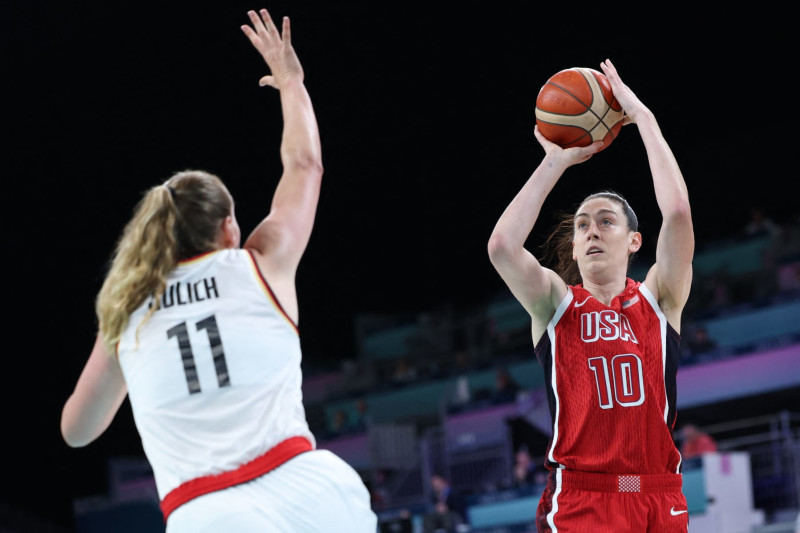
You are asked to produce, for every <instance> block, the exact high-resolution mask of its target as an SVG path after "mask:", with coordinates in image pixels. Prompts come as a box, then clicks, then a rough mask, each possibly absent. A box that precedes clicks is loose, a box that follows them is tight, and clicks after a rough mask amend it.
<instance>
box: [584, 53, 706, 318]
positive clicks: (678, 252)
mask: <svg viewBox="0 0 800 533" xmlns="http://www.w3.org/2000/svg"><path fill="white" fill-rule="evenodd" d="M600 66H601V68H602V69H603V73H604V74H605V75H606V77H607V78H608V81H609V83H611V88H612V90H613V91H614V96H615V97H616V98H617V100H618V101H619V103H620V104H621V105H622V108H623V109H624V110H625V123H626V124H628V123H635V124H636V125H637V126H638V128H639V135H640V136H641V138H642V142H643V143H644V147H645V150H646V151H647V159H648V161H649V163H650V172H651V173H652V176H653V185H654V187H655V193H656V201H657V202H658V208H659V210H660V211H661V216H662V222H661V231H660V232H659V234H658V244H657V245H656V264H655V265H653V267H652V268H651V270H650V272H649V273H648V275H647V278H646V280H645V284H646V285H647V286H648V288H649V289H650V290H651V292H653V294H654V295H655V296H656V298H657V299H658V302H659V305H660V307H661V309H662V310H663V311H664V312H665V314H666V315H667V318H668V320H669V322H670V323H671V324H672V326H673V327H674V328H675V329H676V330H678V331H680V315H681V311H682V310H683V307H684V305H686V301H687V299H688V298H689V289H690V288H691V284H692V258H693V256H694V230H693V229H692V213H691V208H690V205H689V193H688V191H687V189H686V182H685V181H684V180H683V174H682V173H681V170H680V168H679V167H678V162H677V161H676V160H675V156H674V155H673V153H672V150H671V149H670V147H669V145H668V144H667V141H666V140H665V139H664V136H663V135H662V133H661V128H659V126H658V122H657V121H656V119H655V116H654V115H653V113H652V112H651V111H650V110H649V109H648V108H647V107H646V106H645V105H644V104H642V102H641V101H640V100H639V98H637V97H636V95H635V94H634V93H633V91H631V90H630V88H628V86H627V85H625V84H624V83H623V82H622V80H621V79H620V77H619V75H618V74H617V70H616V68H614V65H613V64H612V63H611V61H609V60H606V61H604V62H603V63H601V65H600ZM654 289H655V290H654Z"/></svg>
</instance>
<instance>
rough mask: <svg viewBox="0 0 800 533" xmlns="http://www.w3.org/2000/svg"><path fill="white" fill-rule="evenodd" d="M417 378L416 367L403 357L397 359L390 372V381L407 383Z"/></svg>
mask: <svg viewBox="0 0 800 533" xmlns="http://www.w3.org/2000/svg"><path fill="white" fill-rule="evenodd" d="M416 378H417V369H416V368H414V367H413V366H411V365H410V364H409V363H408V361H407V360H406V358H405V357H401V358H400V359H398V360H397V364H396V365H395V368H394V374H392V381H394V382H395V383H407V382H409V381H413V380H415V379H416Z"/></svg>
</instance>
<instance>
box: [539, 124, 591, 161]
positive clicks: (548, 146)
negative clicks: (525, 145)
mask: <svg viewBox="0 0 800 533" xmlns="http://www.w3.org/2000/svg"><path fill="white" fill-rule="evenodd" d="M533 134H534V135H535V136H536V140H538V141H539V144H541V145H542V148H544V152H545V154H547V155H549V156H551V157H557V158H559V159H561V160H562V161H563V162H564V163H565V165H566V166H568V167H569V166H572V165H577V164H578V163H583V162H584V161H588V160H589V159H591V157H592V156H593V155H594V154H596V153H597V152H598V151H600V148H602V147H603V141H595V142H593V143H592V144H590V145H589V146H576V147H573V148H561V147H560V146H559V145H557V144H556V143H554V142H552V141H550V140H548V139H547V137H545V136H544V135H543V134H542V132H541V131H539V126H534V128H533Z"/></svg>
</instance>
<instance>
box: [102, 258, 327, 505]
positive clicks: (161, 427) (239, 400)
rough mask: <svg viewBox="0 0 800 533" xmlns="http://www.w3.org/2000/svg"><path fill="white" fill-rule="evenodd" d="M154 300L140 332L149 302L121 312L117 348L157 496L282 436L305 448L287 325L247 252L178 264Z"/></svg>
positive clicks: (291, 330) (295, 355)
mask: <svg viewBox="0 0 800 533" xmlns="http://www.w3.org/2000/svg"><path fill="white" fill-rule="evenodd" d="M160 303H161V307H160V309H158V310H157V311H156V312H155V313H154V314H153V315H152V316H151V317H150V318H149V319H148V320H147V322H145V323H144V324H143V325H142V326H141V328H139V326H140V324H141V322H142V319H143V317H144V316H145V315H146V313H147V311H148V309H149V308H150V305H152V301H151V300H150V299H148V301H146V302H145V303H144V304H143V305H142V306H141V307H140V308H139V309H137V310H136V311H135V312H134V313H133V314H132V315H131V319H130V323H129V325H128V327H127V329H126V330H125V332H124V333H123V334H122V337H121V338H120V342H119V345H118V348H117V350H118V354H119V362H120V365H121V367H122V372H123V374H124V376H125V382H126V384H127V387H128V395H129V398H130V402H131V406H132V409H133V415H134V419H135V421H136V427H137V429H138V431H139V435H140V437H141V439H142V445H143V448H144V452H145V454H146V456H147V459H148V461H149V462H150V465H151V466H152V468H153V473H154V477H155V481H156V485H157V488H158V494H159V497H160V498H162V499H163V498H164V496H165V495H166V494H167V493H168V492H170V491H171V490H172V489H174V488H176V487H177V486H178V485H180V484H181V483H184V482H187V481H189V480H192V479H195V478H198V477H201V476H209V475H215V474H219V473H221V472H224V471H229V470H234V469H236V468H237V467H239V466H241V465H243V464H245V463H247V462H249V461H251V460H253V459H255V458H256V457H258V456H260V455H262V454H264V453H265V452H266V451H267V450H269V449H270V448H272V447H273V446H275V445H276V444H278V443H279V442H281V441H283V440H285V439H287V438H290V437H297V436H299V437H305V438H307V439H308V440H309V441H310V442H311V443H312V446H313V445H314V439H313V436H312V434H311V432H310V431H309V428H308V423H307V422H306V417H305V410H304V408H303V403H302V392H301V381H302V375H301V370H300V359H301V352H300V339H299V336H298V331H297V326H296V325H295V324H294V323H293V322H292V320H291V319H289V317H288V316H287V315H286V313H285V312H284V311H283V309H282V307H281V305H280V303H279V302H278V301H277V300H276V298H275V296H274V294H273V293H272V290H271V289H270V287H269V285H268V283H267V282H266V280H265V279H264V278H263V276H262V275H261V273H260V272H259V270H258V268H257V266H256V263H255V260H254V258H253V257H252V255H251V254H250V253H249V252H248V251H246V250H242V249H226V250H219V251H216V252H212V253H208V254H204V255H201V256H199V257H196V258H193V259H190V260H187V261H182V262H181V263H180V264H179V265H178V267H177V268H176V269H175V270H174V271H173V272H172V273H171V274H170V275H169V277H168V279H167V289H166V293H165V294H164V297H163V298H162V300H161V302H160ZM137 328H138V335H137ZM137 337H138V338H137Z"/></svg>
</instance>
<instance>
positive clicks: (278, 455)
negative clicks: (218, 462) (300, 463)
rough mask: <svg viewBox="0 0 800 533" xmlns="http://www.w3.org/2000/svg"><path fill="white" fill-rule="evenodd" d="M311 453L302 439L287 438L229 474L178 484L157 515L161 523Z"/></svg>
mask: <svg viewBox="0 0 800 533" xmlns="http://www.w3.org/2000/svg"><path fill="white" fill-rule="evenodd" d="M312 449H313V446H312V445H311V442H310V441H309V440H308V439H306V438H305V437H291V438H288V439H286V440H284V441H281V442H280V443H278V444H277V445H275V446H273V447H272V448H270V449H269V450H267V452H266V453H264V454H263V455H261V456H259V457H256V458H255V459H253V460H252V461H250V462H249V463H245V464H243V465H242V466H240V467H239V468H237V469H236V470H229V471H227V472H222V473H220V474H214V475H209V476H202V477H198V478H195V479H191V480H189V481H186V482H185V483H181V484H180V485H178V486H177V487H175V488H174V489H172V490H171V491H169V492H168V493H167V495H166V496H164V499H163V500H161V512H162V513H163V514H164V523H166V522H167V518H168V517H169V515H170V514H171V513H172V511H174V510H175V509H177V508H178V507H180V506H181V505H183V504H184V503H187V502H189V501H191V500H193V499H194V498H197V497H198V496H202V495H203V494H208V493H209V492H214V491H217V490H222V489H226V488H228V487H232V486H234V485H238V484H240V483H245V482H247V481H252V480H254V479H255V478H257V477H260V476H262V475H264V474H266V473H267V472H269V471H270V470H274V469H275V468H277V467H279V466H280V465H282V464H283V463H285V462H286V461H288V460H289V459H291V458H292V457H295V456H297V455H300V454H301V453H303V452H307V451H310V450H312Z"/></svg>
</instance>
